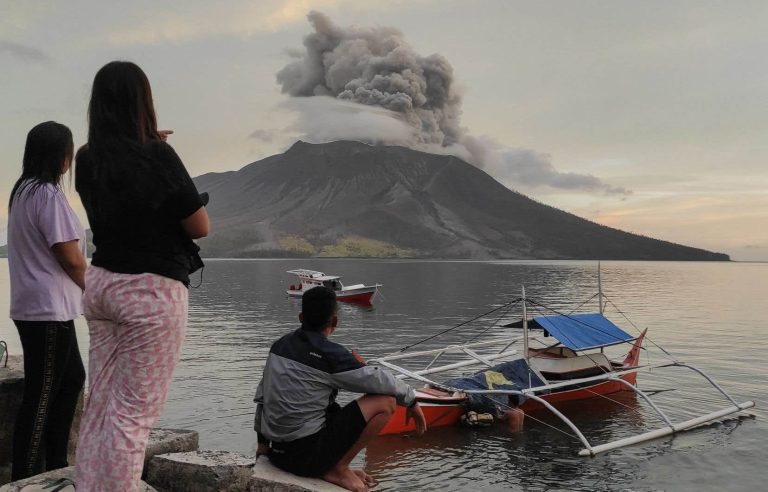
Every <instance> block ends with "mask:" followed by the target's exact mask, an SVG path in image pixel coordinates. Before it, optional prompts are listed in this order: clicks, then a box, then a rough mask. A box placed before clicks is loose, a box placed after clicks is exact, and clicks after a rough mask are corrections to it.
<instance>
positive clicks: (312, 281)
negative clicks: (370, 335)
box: [285, 269, 381, 304]
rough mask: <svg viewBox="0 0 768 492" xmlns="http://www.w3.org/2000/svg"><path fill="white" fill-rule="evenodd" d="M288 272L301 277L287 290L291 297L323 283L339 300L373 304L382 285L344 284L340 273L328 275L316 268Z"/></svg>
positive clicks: (300, 294) (298, 295) (299, 295)
mask: <svg viewBox="0 0 768 492" xmlns="http://www.w3.org/2000/svg"><path fill="white" fill-rule="evenodd" d="M286 273H290V274H293V275H296V276H297V277H298V278H299V282H298V283H297V284H295V285H293V284H292V285H290V286H289V287H288V290H286V291H285V292H286V293H287V294H288V296H289V297H301V296H302V294H304V292H306V291H307V290H309V289H311V288H313V287H317V286H320V285H322V286H325V287H328V288H329V289H331V290H333V291H334V292H336V299H337V300H339V301H343V302H354V303H358V304H371V303H372V302H373V298H374V297H376V294H377V293H378V291H379V287H381V284H373V285H364V284H355V285H344V284H343V283H341V277H339V276H338V275H326V274H324V273H323V272H317V271H315V270H304V269H299V270H288V272H286Z"/></svg>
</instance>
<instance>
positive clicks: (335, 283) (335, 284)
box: [323, 280, 341, 290]
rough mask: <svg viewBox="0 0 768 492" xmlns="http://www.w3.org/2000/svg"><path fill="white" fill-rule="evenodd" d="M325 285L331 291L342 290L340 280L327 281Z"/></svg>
mask: <svg viewBox="0 0 768 492" xmlns="http://www.w3.org/2000/svg"><path fill="white" fill-rule="evenodd" d="M323 285H324V286H326V287H328V288H329V289H331V290H341V282H339V281H338V280H325V281H324V282H323Z"/></svg>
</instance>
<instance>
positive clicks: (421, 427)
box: [405, 403, 427, 436]
mask: <svg viewBox="0 0 768 492" xmlns="http://www.w3.org/2000/svg"><path fill="white" fill-rule="evenodd" d="M411 419H413V421H414V423H415V424H416V434H417V435H419V436H420V435H422V434H424V431H425V430H427V421H426V419H425V418H424V412H422V411H421V407H420V406H419V404H418V403H416V404H415V405H413V406H412V407H408V408H406V409H405V425H408V423H409V422H410V421H411Z"/></svg>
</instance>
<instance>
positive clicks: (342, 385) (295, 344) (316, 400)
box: [254, 287, 427, 491]
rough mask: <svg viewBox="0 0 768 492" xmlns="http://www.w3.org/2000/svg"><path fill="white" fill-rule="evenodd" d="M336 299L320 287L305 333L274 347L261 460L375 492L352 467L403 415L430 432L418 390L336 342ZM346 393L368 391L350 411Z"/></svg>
mask: <svg viewBox="0 0 768 492" xmlns="http://www.w3.org/2000/svg"><path fill="white" fill-rule="evenodd" d="M336 310H337V305H336V294H335V293H334V292H333V291H332V290H330V289H328V288H327V287H315V288H313V289H310V290H308V291H307V292H305V293H304V295H303V296H302V298H301V314H299V320H300V321H301V328H299V329H297V330H295V331H294V332H292V333H289V334H287V335H285V336H283V337H282V338H280V339H279V340H278V341H277V342H275V343H274V344H273V345H272V348H271V349H270V350H269V356H268V357H267V362H266V364H265V366H264V374H263V377H262V380H261V382H260V383H259V386H258V388H257V390H256V398H255V399H254V401H255V402H256V403H257V406H256V421H255V425H254V428H255V430H256V432H257V433H258V437H259V447H258V450H257V453H256V454H257V456H258V455H261V454H268V455H269V458H270V461H272V463H273V464H274V465H275V466H277V467H279V468H282V469H283V470H286V471H288V472H291V473H294V474H296V475H302V476H311V477H322V478H323V479H324V480H326V481H328V482H331V483H334V484H337V485H339V486H341V487H344V488H346V489H348V490H353V491H367V490H368V488H369V487H370V486H372V485H373V479H372V478H371V477H370V476H369V475H367V474H366V473H365V472H364V471H362V470H351V469H350V468H349V464H350V462H351V461H352V459H353V458H354V457H355V456H356V455H357V453H359V452H360V451H361V450H362V449H363V448H364V447H365V446H366V445H367V444H368V442H369V441H370V440H371V439H373V438H374V437H375V436H376V435H378V433H379V431H380V430H381V429H382V428H384V426H385V425H386V424H387V422H388V421H389V419H390V417H391V416H392V414H393V413H394V411H395V404H398V405H403V406H407V407H408V409H407V411H406V420H407V421H410V419H411V418H413V419H414V420H415V423H416V430H417V433H418V434H422V433H423V432H424V431H425V430H426V427H427V426H426V422H425V420H424V414H423V413H422V411H421V409H420V408H419V405H418V403H416V395H415V394H414V391H413V389H412V388H411V387H410V386H408V385H407V384H405V383H403V382H402V381H400V380H398V379H396V378H395V377H394V376H393V375H392V374H391V373H390V372H388V371H386V370H383V369H380V368H378V367H372V366H368V365H366V364H365V363H364V362H362V360H361V359H360V358H359V357H358V356H357V355H356V354H353V353H352V352H350V351H349V350H347V349H346V348H344V347H343V346H341V345H339V344H337V343H334V342H332V341H330V340H328V337H329V336H330V335H331V333H333V332H334V330H335V329H336V326H337V324H338V321H339V319H338V317H337V315H336ZM339 389H345V390H348V391H353V392H357V393H367V394H365V395H364V396H361V397H360V398H358V399H357V400H354V401H352V402H351V403H349V404H348V405H346V406H345V407H344V408H341V407H339V405H338V404H337V403H336V402H335V399H336V395H337V394H338V392H339Z"/></svg>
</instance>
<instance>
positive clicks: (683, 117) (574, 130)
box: [0, 0, 768, 261]
mask: <svg viewBox="0 0 768 492" xmlns="http://www.w3.org/2000/svg"><path fill="white" fill-rule="evenodd" d="M313 10H314V11H318V12H322V14H324V16H323V17H322V19H325V21H327V22H329V23H331V24H329V25H330V26H331V27H330V28H331V29H337V30H340V32H343V33H344V36H345V39H347V40H350V41H349V43H348V45H345V46H343V47H342V48H339V50H343V52H344V53H345V54H350V53H357V54H356V55H354V56H357V57H358V58H353V59H352V60H353V61H354V62H355V63H358V61H359V60H360V58H359V57H360V56H362V55H360V54H359V50H358V51H356V49H357V48H359V46H360V42H362V41H360V40H363V41H365V42H368V43H373V42H374V41H371V40H372V39H374V40H375V42H378V40H380V39H382V36H390V37H391V39H390V40H389V41H388V42H390V41H391V42H392V43H394V44H393V45H392V46H396V47H397V48H398V49H397V50H396V51H397V53H398V54H402V53H403V52H405V54H406V55H408V56H406V58H407V60H406V62H407V63H417V64H422V65H423V64H424V63H432V62H434V61H435V60H438V61H439V62H440V67H441V69H442V70H444V75H445V77H446V78H445V79H444V81H445V80H447V81H448V82H450V84H451V92H452V96H451V97H452V99H451V102H450V104H449V107H448V106H446V107H445V108H441V112H440V117H442V116H444V115H445V114H447V113H445V112H443V111H442V109H446V111H448V113H450V118H445V120H446V121H447V123H445V124H446V126H445V128H447V129H448V133H449V134H453V133H452V132H454V133H456V134H458V135H459V136H460V139H459V140H460V143H459V146H460V147H461V148H458V149H456V148H451V149H449V151H451V152H454V153H462V152H463V153H465V155H466V156H467V158H468V159H471V158H472V157H473V155H474V156H475V158H476V160H477V162H475V164H476V165H478V166H480V167H483V168H484V169H485V170H486V171H487V172H489V173H490V174H491V175H493V176H494V177H495V178H496V179H498V180H499V181H501V182H502V183H504V184H505V185H507V186H509V187H510V188H513V189H516V190H519V191H521V192H523V193H525V194H527V195H529V196H531V197H533V198H535V199H537V200H539V201H541V202H544V203H547V204H550V205H553V206H556V207H558V208H561V209H564V210H567V211H569V212H572V213H575V214H577V215H580V216H582V217H585V218H588V219H590V220H594V221H596V222H599V223H602V224H606V225H610V226H613V227H618V228H621V229H624V230H627V231H632V232H636V233H641V234H645V235H648V236H653V237H657V238H661V239H666V240H670V241H674V242H679V243H683V244H687V245H691V246H697V247H701V248H706V249H710V250H714V251H719V252H725V253H728V254H730V255H731V256H732V258H733V259H736V260H764V261H768V170H766V163H767V162H768V138H766V135H768V64H766V63H765V61H764V59H765V53H766V52H768V36H766V34H765V32H766V26H768V2H763V1H755V2H749V1H738V2H732V1H718V2H715V1H706V0H695V1H673V2H670V1H652V0H644V1H634V2H630V1H615V0H605V1H570V0H563V1H540V2H532V1H527V2H522V1H521V2H518V1H512V0H499V1H495V0H476V1H473V0H462V1H454V0H434V1H433V0H408V1H402V0H390V1H389V2H380V1H365V0H356V1H345V0H317V1H311V0H260V1H246V0H227V1H223V0H221V1H216V2H211V1H208V0H187V1H165V2H157V1H143V0H142V1H132V2H116V1H105V0H101V1H97V0H70V1H68V2H55V1H21V0H0V63H2V70H0V102H1V104H0V128H1V129H2V131H0V160H1V161H2V163H3V165H2V167H1V168H0V169H1V170H0V200H2V201H4V202H6V201H7V197H8V193H9V191H10V188H11V186H12V184H13V181H14V180H15V179H16V177H17V176H18V174H19V172H20V167H21V157H22V153H23V147H24V139H25V136H26V133H27V131H28V130H29V129H30V128H31V127H32V126H34V125H35V124H37V123H39V122H41V121H45V120H56V121H59V122H62V123H64V124H66V125H68V126H70V128H72V130H73V132H74V135H75V140H76V145H79V144H82V143H83V142H84V139H85V136H86V131H85V129H86V121H85V117H86V115H85V112H86V106H87V101H88V96H89V89H90V84H91V81H92V79H93V75H94V74H95V72H96V71H97V70H98V69H99V68H100V67H101V66H102V65H103V64H105V63H106V62H108V61H110V60H113V59H128V60H132V61H135V62H136V63H138V64H139V65H140V66H141V67H142V68H143V69H144V70H145V72H146V73H147V74H148V76H149V78H150V81H151V83H152V86H153V91H154V96H155V104H156V108H157V111H158V117H159V123H160V126H161V127H162V128H169V129H173V130H174V131H175V132H176V133H175V134H174V135H173V136H172V137H171V139H172V140H171V143H172V144H173V145H174V147H175V148H176V150H177V151H178V152H179V154H180V155H181V157H182V159H183V160H184V161H185V163H186V165H187V167H188V168H189V170H190V173H191V174H193V175H198V174H202V173H205V172H210V171H225V170H233V169H238V168H240V167H242V166H243V165H245V164H247V163H249V162H252V161H254V160H257V159H260V158H262V157H266V156H268V155H271V154H274V153H277V152H281V151H283V150H285V148H286V147H287V146H288V145H290V143H292V142H293V141H294V140H295V139H297V138H308V139H310V140H312V139H314V140H317V141H320V140H322V139H330V138H341V137H343V136H348V137H350V138H372V136H370V135H362V136H361V135H358V134H357V133H356V132H358V131H359V130H360V128H366V129H370V131H376V132H378V131H381V132H388V133H387V135H391V136H392V138H391V139H390V140H392V141H398V139H401V140H403V139H405V140H407V139H409V138H411V139H412V138H413V134H412V132H410V133H409V127H407V125H406V127H405V128H403V125H402V122H403V121H407V118H400V117H401V116H403V114H399V113H398V114H394V113H390V112H389V111H387V110H385V109H383V108H378V107H377V108H372V107H368V108H363V109H362V110H361V109H360V108H359V107H358V103H359V102H360V101H359V100H357V99H354V98H352V99H351V100H346V101H338V100H333V99H332V98H337V97H339V95H340V91H335V90H331V91H329V92H330V93H329V94H327V96H330V97H318V96H315V97H291V95H294V96H307V95H308V94H305V93H303V92H302V90H303V88H302V87H298V86H297V85H296V83H295V79H294V82H291V81H290V80H291V79H290V77H288V78H286V77H287V76H286V75H284V76H282V77H281V78H280V80H278V77H277V74H278V73H281V72H282V73H283V74H286V73H288V75H291V74H293V75H295V72H296V70H299V71H300V69H301V67H299V68H297V66H296V65H294V68H293V69H291V68H287V67H289V66H290V65H291V64H292V63H294V64H295V63H299V64H301V63H302V58H301V57H302V56H306V53H307V51H306V50H307V48H306V47H305V46H304V45H303V44H302V42H303V40H304V38H305V36H307V35H309V34H310V33H313V32H315V28H317V26H315V27H314V28H313V26H312V25H310V23H309V22H308V18H307V15H308V14H309V13H310V12H311V11H313ZM316 19H317V18H316ZM392 40H394V41H392ZM310 45H311V43H310ZM433 54H437V55H439V56H437V57H431V55H433ZM350 56H352V55H350ZM414 60H415V62H414ZM358 64H359V63H358ZM286 71H287V72H286ZM403 73H406V72H403ZM408 73H411V72H408ZM336 75H338V74H334V77H335V76H336ZM335 82H338V80H335ZM347 82H348V81H347V80H345V79H343V78H342V79H341V84H342V85H341V86H339V87H340V88H341V89H343V88H344V84H345V83H347ZM399 82H403V81H402V80H400V81H399ZM331 86H333V84H331V83H330V82H329V87H331ZM332 88H333V87H332ZM284 89H285V93H284V92H283V90H284ZM341 89H340V90H341ZM364 89H366V90H368V89H370V87H364ZM366 94H369V92H366ZM412 95H413V94H412ZM368 101H369V102H370V99H368ZM388 101H390V102H391V100H390V99H388ZM386 107H387V108H388V109H393V108H400V106H386ZM405 116H409V115H405ZM420 116H421V117H422V118H423V117H424V115H423V114H422V113H420ZM431 116H432V115H430V117H431ZM448 120H450V121H448ZM411 123H412V122H411ZM445 128H443V127H442V126H441V129H445ZM366 131H368V130H366ZM363 133H365V132H363ZM431 135H432V134H431V133H430V134H429V135H427V137H428V138H426V139H425V138H417V139H416V140H418V145H426V144H425V140H429V141H430V142H431V143H430V142H427V144H430V145H433V144H434V139H431ZM385 140H386V139H385ZM446 143H447V142H446ZM414 145H417V144H414ZM478 146H479V148H481V150H482V152H481V154H482V157H477V155H478V154H476V153H475V154H472V152H471V151H472V150H473V149H475V150H477V149H476V148H477V147H478ZM437 147H440V145H439V144H438V145H437ZM433 148H434V150H436V151H443V150H445V149H440V148H435V147H434V145H433ZM467 152H469V153H467ZM72 200H73V202H74V203H75V205H76V206H77V205H78V204H77V200H76V197H73V198H72ZM4 223H5V210H4V209H3V210H2V212H0V230H2V231H4ZM2 237H4V232H3V233H2Z"/></svg>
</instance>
